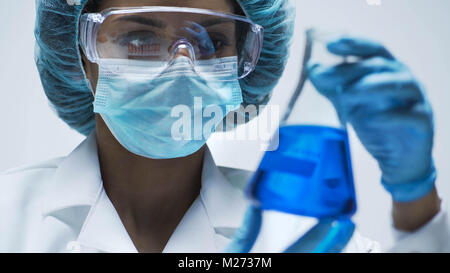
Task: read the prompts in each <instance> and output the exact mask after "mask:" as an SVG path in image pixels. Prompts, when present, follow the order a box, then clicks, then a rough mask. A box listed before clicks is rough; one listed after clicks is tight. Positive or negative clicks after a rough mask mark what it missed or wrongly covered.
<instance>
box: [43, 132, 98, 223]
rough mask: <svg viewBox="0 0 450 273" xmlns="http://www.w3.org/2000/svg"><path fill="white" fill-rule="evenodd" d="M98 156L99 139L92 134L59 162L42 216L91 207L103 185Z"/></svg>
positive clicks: (45, 200)
mask: <svg viewBox="0 0 450 273" xmlns="http://www.w3.org/2000/svg"><path fill="white" fill-rule="evenodd" d="M101 181H102V180H101V175H100V167H99V162H98V156H97V141H96V136H95V133H92V134H91V135H89V136H88V137H87V139H85V140H84V141H83V142H82V143H81V144H80V145H78V147H77V148H75V150H74V151H73V152H72V153H71V154H70V155H69V156H67V157H66V158H64V160H63V161H62V162H61V163H60V164H59V166H58V169H57V170H56V172H55V174H54V177H53V180H52V182H51V183H50V185H49V189H48V190H47V191H46V193H45V196H44V198H43V200H44V204H43V210H42V214H43V216H47V215H49V214H52V213H54V212H56V211H58V210H61V209H65V208H71V207H80V206H91V205H92V204H94V202H95V201H96V199H97V197H98V195H99V192H100V191H101V189H102V187H103V185H102V182H101Z"/></svg>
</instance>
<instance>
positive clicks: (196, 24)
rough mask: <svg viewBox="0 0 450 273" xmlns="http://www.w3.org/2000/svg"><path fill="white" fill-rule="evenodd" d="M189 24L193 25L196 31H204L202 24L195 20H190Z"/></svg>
mask: <svg viewBox="0 0 450 273" xmlns="http://www.w3.org/2000/svg"><path fill="white" fill-rule="evenodd" d="M190 23H191V24H192V26H194V28H195V29H196V30H197V31H198V32H205V31H206V29H205V28H204V27H203V26H202V25H200V24H198V23H196V22H190Z"/></svg>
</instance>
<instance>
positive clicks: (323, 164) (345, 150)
mask: <svg viewBox="0 0 450 273" xmlns="http://www.w3.org/2000/svg"><path fill="white" fill-rule="evenodd" d="M247 195H248V196H249V197H250V198H251V199H253V200H254V201H255V202H257V203H258V204H259V206H260V207H261V208H262V209H264V210H277V211H282V212H286V213H292V214H296V215H303V216H311V217H316V218H319V219H323V218H340V217H351V215H353V214H354V213H355V212H356V197H355V190H354V183H353V172H352V164H351V158H350V149H349V141H348V133H347V131H346V130H345V129H338V128H332V127H325V126H314V125H290V126H282V127H281V128H280V131H279V147H278V149H277V150H276V151H269V152H266V153H265V155H264V157H263V159H262V161H261V164H260V166H259V168H258V170H257V172H256V173H255V175H254V176H253V178H252V180H251V182H250V183H249V187H248V188H247Z"/></svg>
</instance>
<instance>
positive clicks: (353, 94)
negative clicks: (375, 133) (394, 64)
mask: <svg viewBox="0 0 450 273" xmlns="http://www.w3.org/2000/svg"><path fill="white" fill-rule="evenodd" d="M338 96H339V98H338V104H339V107H340V108H342V109H340V110H342V112H344V115H345V116H346V118H351V117H352V115H355V114H357V113H359V114H360V113H361V111H364V112H381V111H388V110H391V109H395V108H409V107H412V106H414V105H415V104H418V103H422V102H424V100H425V95H424V93H423V90H422V87H421V86H420V84H419V83H418V82H417V81H416V80H415V78H414V77H413V76H412V74H411V73H410V72H409V71H401V72H385V73H376V74H369V75H367V76H365V77H363V78H361V79H360V80H359V81H357V82H356V83H354V84H353V85H351V86H349V87H348V88H346V89H345V90H344V91H343V93H341V94H340V95H338Z"/></svg>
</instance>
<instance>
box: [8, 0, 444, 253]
mask: <svg viewBox="0 0 450 273" xmlns="http://www.w3.org/2000/svg"><path fill="white" fill-rule="evenodd" d="M36 5H37V20H36V22H37V23H36V32H35V34H36V41H37V44H36V64H37V67H38V70H39V73H40V76H41V80H42V84H43V87H44V90H45V92H46V95H47V97H48V99H49V100H50V101H51V103H52V105H53V106H54V108H55V110H56V112H57V113H58V115H59V117H60V118H61V119H63V120H64V121H65V122H66V123H67V124H68V125H69V126H70V127H72V128H74V129H75V130H77V131H78V132H80V133H82V134H84V135H86V136H87V138H86V140H85V141H83V142H82V143H81V144H80V145H79V146H78V147H77V148H76V149H75V150H74V151H73V152H72V153H71V154H70V155H68V156H67V157H65V158H58V159H54V160H51V161H48V162H44V163H41V164H38V165H32V166H27V167H22V168H18V169H14V170H10V171H8V172H6V173H5V174H3V175H2V176H0V197H1V198H0V213H1V215H2V221H0V251H1V252H221V251H223V250H224V249H225V248H226V247H227V246H228V248H227V249H228V251H236V252H241V251H249V250H250V249H251V248H252V246H253V243H254V239H255V237H256V236H255V235H256V233H255V232H256V231H255V230H254V226H255V223H256V222H257V221H258V219H259V218H258V217H259V216H260V211H258V209H257V208H255V207H253V206H250V207H249V209H248V210H247V211H248V213H247V214H246V217H245V218H244V222H243V224H242V219H243V217H244V214H245V211H246V209H247V207H248V204H247V202H246V200H245V198H244V197H243V196H242V193H241V189H240V188H239V187H237V186H236V185H238V184H239V181H236V180H239V178H240V177H246V175H244V171H240V170H231V169H223V168H218V167H217V166H216V165H215V163H214V161H213V159H212V156H211V154H210V152H209V151H208V148H207V146H206V145H205V143H206V140H207V139H208V137H209V136H210V135H211V133H212V132H213V131H214V129H215V127H216V126H217V125H219V124H221V123H222V121H223V120H224V118H225V117H226V116H227V115H234V114H236V113H237V114H242V112H241V113H240V110H239V106H241V105H244V106H247V105H264V104H266V103H267V102H268V100H269V98H270V94H271V91H272V89H273V88H274V86H275V85H276V84H277V82H278V80H279V78H280V76H281V74H282V72H283V70H284V66H285V63H286V60H287V56H288V47H289V41H290V39H291V36H292V33H293V23H294V16H293V8H292V7H291V6H290V5H289V2H288V1H287V0H215V1H210V0H189V1H178V0H127V1H125V0H78V1H69V0H67V1H61V0H37V1H36ZM263 32H264V35H263ZM328 47H329V50H330V51H332V52H333V53H335V54H338V55H354V56H357V57H360V59H361V61H360V62H358V63H353V64H348V65H343V66H342V65H341V66H336V67H325V66H321V65H315V66H311V67H310V71H309V72H310V78H311V80H312V82H313V83H314V84H315V85H316V87H317V88H318V89H319V90H320V91H321V92H322V93H324V94H326V95H327V97H328V98H329V99H330V100H331V101H332V102H333V104H334V105H335V107H336V109H337V111H338V112H339V114H340V115H345V116H346V117H347V119H348V120H349V122H350V123H351V124H352V126H353V127H354V128H355V130H356V132H357V134H358V136H359V137H360V139H361V141H362V143H363V144H364V145H365V147H366V148H367V149H368V150H369V152H370V153H371V154H372V155H373V156H374V157H375V158H376V159H377V161H378V163H379V166H380V168H381V170H382V174H383V177H382V184H383V185H384V187H385V188H386V189H387V190H388V191H389V192H390V193H391V194H392V196H393V200H394V201H393V204H394V205H393V223H394V226H395V228H396V231H397V233H398V234H399V239H398V241H397V244H396V246H395V249H394V250H397V251H445V250H447V249H446V247H447V245H446V244H445V243H446V242H448V239H447V237H445V236H448V227H447V224H446V214H445V212H444V210H443V209H441V205H440V204H441V202H440V199H439V197H438V195H437V193H436V190H435V187H434V183H435V180H436V170H435V168H434V164H433V160H432V156H431V152H432V142H433V117H432V112H431V109H430V107H429V105H428V103H427V100H426V97H425V95H424V93H423V90H422V88H421V86H420V85H419V83H417V81H416V80H415V79H414V78H413V77H412V75H411V73H410V72H409V71H408V69H407V68H406V67H405V66H404V65H402V64H401V63H399V62H398V61H396V59H395V58H394V57H393V56H392V55H391V54H390V53H389V52H388V51H387V50H386V49H384V47H382V46H381V45H379V44H377V43H374V42H370V41H366V40H362V39H357V38H341V39H339V40H336V41H330V43H329V45H328ZM338 85H339V86H344V87H345V88H344V89H343V93H342V94H341V95H340V96H339V99H337V96H335V94H334V93H333V92H334V91H333V90H336V88H335V86H338ZM180 113H189V114H188V115H185V116H183V118H182V119H181V121H182V123H183V125H185V126H184V127H183V126H179V127H176V129H175V130H174V124H175V123H176V122H177V121H180V116H181V115H180ZM198 113H200V121H201V122H202V124H209V125H210V126H209V127H207V126H206V125H205V127H204V128H203V130H201V132H200V137H198V135H196V134H197V133H198V132H197V131H196V129H195V126H193V124H195V123H196V122H197V120H195V117H198V115H196V114H198ZM202 113H203V115H201V114H202ZM204 113H210V114H209V115H205V114H204ZM212 113H213V114H212ZM186 117H188V118H186ZM186 124H187V125H186ZM180 128H184V129H187V130H179V129H180ZM191 128H194V129H193V131H194V132H192V131H190V130H189V129H191ZM191 135H194V137H192V138H190V136H191ZM299 202H301V200H299ZM240 227H241V229H240V230H239V232H236V231H237V230H238V229H239V228H240ZM233 234H236V235H235V237H234V240H233ZM444 237H445V238H444ZM267 251H270V249H269V250H267ZM346 251H352V252H374V251H379V247H378V245H377V244H376V243H375V242H373V241H370V240H368V239H365V238H363V237H361V236H360V235H359V234H358V233H355V235H354V236H353V238H352V240H351V241H350V243H349V245H348V247H347V249H346Z"/></svg>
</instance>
